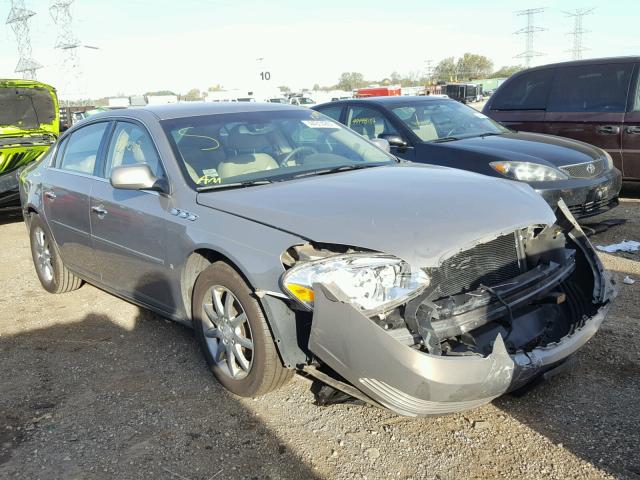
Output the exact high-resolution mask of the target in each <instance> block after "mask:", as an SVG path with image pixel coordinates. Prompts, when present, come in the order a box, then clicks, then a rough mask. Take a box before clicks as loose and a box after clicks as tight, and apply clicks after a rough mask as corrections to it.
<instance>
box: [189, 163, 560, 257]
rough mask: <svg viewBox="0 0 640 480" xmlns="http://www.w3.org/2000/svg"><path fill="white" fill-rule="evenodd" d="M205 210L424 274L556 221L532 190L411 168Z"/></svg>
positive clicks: (265, 189) (280, 190) (265, 190)
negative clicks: (393, 259)
mask: <svg viewBox="0 0 640 480" xmlns="http://www.w3.org/2000/svg"><path fill="white" fill-rule="evenodd" d="M197 201H198V203H199V204H201V205H204V206H208V207H211V208H215V209H217V210H221V211H224V212H228V213H231V214H234V215H238V216H241V217H244V218H247V219H249V220H253V221H256V222H260V223H263V224H266V225H269V226H272V227H274V228H278V229H281V230H285V231H287V232H289V233H293V234H295V235H297V236H300V237H303V238H305V239H308V240H311V241H314V242H319V243H330V244H331V243H333V244H343V245H350V246H355V247H361V248H365V249H370V250H375V251H379V252H384V253H388V254H392V255H395V256H397V257H400V258H403V259H404V260H406V261H407V262H409V263H410V264H412V265H414V266H416V267H434V266H437V265H438V264H439V263H440V261H442V260H443V259H445V258H447V257H449V256H451V255H453V254H455V253H457V252H459V251H461V250H464V249H467V248H469V247H471V246H472V245H474V244H475V243H478V242H482V241H488V240H490V239H492V238H495V237H496V236H498V235H500V234H503V233H509V232H512V231H514V230H516V229H518V228H523V227H526V226H529V225H534V224H536V225H540V224H551V223H553V222H554V221H555V216H554V214H553V212H552V210H551V209H550V208H549V206H548V205H547V204H546V202H545V201H544V200H543V199H542V197H540V196H539V195H538V194H537V193H535V191H534V190H533V189H531V187H529V186H528V185H526V184H523V183H521V182H514V181H510V180H502V179H495V178H489V177H486V176H484V175H479V174H475V173H471V172H466V171H463V170H456V169H450V168H445V167H436V166H431V165H416V164H404V165H394V166H388V167H376V168H369V169H365V170H355V171H347V172H342V173H336V174H330V175H321V176H314V177H308V178H302V179H298V180H291V181H286V182H281V183H274V184H269V185H263V186H253V187H248V188H241V189H236V190H220V191H211V192H206V193H200V194H198V199H197Z"/></svg>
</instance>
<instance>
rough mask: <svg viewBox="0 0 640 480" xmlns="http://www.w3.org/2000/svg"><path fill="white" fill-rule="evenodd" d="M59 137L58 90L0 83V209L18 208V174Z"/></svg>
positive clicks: (17, 82)
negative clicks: (16, 206)
mask: <svg viewBox="0 0 640 480" xmlns="http://www.w3.org/2000/svg"><path fill="white" fill-rule="evenodd" d="M59 134H60V112H59V108H58V97H57V95H56V90H55V88H53V87H51V86H50V85H46V84H44V83H41V82H37V81H35V80H2V79H0V208H4V207H9V206H13V205H17V204H18V202H19V194H18V178H17V174H18V171H19V170H20V169H21V168H22V167H23V166H25V165H27V164H29V163H31V162H35V161H36V160H38V159H39V158H40V157H42V155H44V153H45V152H46V151H47V150H48V149H49V147H50V146H51V145H52V144H53V143H54V142H55V141H56V139H57V138H58V135H59Z"/></svg>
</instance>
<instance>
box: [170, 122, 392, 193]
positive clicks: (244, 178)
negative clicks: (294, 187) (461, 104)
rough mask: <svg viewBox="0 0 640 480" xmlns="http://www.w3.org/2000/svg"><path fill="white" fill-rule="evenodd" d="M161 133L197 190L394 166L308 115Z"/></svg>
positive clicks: (173, 126) (185, 126) (178, 126)
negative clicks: (380, 166)
mask: <svg viewBox="0 0 640 480" xmlns="http://www.w3.org/2000/svg"><path fill="white" fill-rule="evenodd" d="M163 127H164V129H165V132H166V133H167V135H168V137H169V140H170V142H171V143H172V146H173V149H174V152H175V154H176V157H177V158H178V162H179V163H181V166H182V167H183V170H184V172H185V174H186V176H187V178H188V179H190V180H191V181H192V184H193V186H194V187H195V188H197V189H204V188H206V189H210V188H215V187H217V186H219V187H221V188H224V187H225V186H231V185H249V184H255V183H258V182H264V181H274V180H286V179H288V178H295V177H298V176H306V175H313V174H314V173H316V172H317V173H325V172H327V171H333V170H336V171H339V170H342V169H350V168H363V167H369V166H377V165H381V164H389V163H394V162H395V158H394V157H392V156H391V155H389V154H387V153H386V152H384V151H383V150H381V149H379V148H378V147H376V146H374V145H372V144H371V143H369V142H367V141H366V140H364V139H363V138H362V137H360V136H359V135H357V134H356V133H354V132H352V131H351V130H348V129H346V128H345V127H343V126H342V125H340V124H339V123H337V122H334V121H333V120H331V119H330V118H328V117H325V116H324V115H322V114H320V113H318V112H313V111H307V110H304V111H301V110H282V111H280V110H275V111H267V112H250V113H238V114H236V113H234V114H220V115H208V116H197V117H186V118H178V119H172V120H167V121H164V122H163Z"/></svg>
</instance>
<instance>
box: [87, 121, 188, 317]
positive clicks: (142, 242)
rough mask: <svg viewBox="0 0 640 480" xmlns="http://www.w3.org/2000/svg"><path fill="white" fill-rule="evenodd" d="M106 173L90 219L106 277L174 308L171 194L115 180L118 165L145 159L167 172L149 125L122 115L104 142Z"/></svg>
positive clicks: (137, 295) (160, 173) (159, 172)
mask: <svg viewBox="0 0 640 480" xmlns="http://www.w3.org/2000/svg"><path fill="white" fill-rule="evenodd" d="M105 150H106V155H105V156H104V158H105V161H104V166H103V167H102V168H101V175H102V176H103V179H102V181H101V182H99V183H98V184H97V185H96V186H95V187H94V188H93V190H92V192H91V201H90V204H91V208H90V212H91V213H90V222H91V231H92V234H93V244H94V248H95V255H96V261H97V263H98V265H99V268H100V272H101V274H102V281H103V283H105V284H106V285H108V286H109V287H111V288H113V289H114V290H117V291H118V292H120V293H122V294H124V295H126V296H129V297H132V298H134V299H135V300H138V301H141V302H143V303H146V304H150V305H153V306H155V307H158V308H161V309H162V310H166V311H169V312H173V311H174V310H175V305H174V304H175V302H174V301H173V300H172V298H173V296H172V295H171V288H170V280H169V278H170V277H171V275H169V269H170V268H171V267H169V266H168V265H167V263H166V261H165V260H166V227H167V221H168V219H169V218H174V217H173V215H172V214H171V212H170V210H171V208H170V207H169V201H170V199H169V197H168V196H167V195H164V194H160V193H158V192H153V191H142V190H121V189H115V188H113V187H112V186H111V183H110V182H109V178H110V176H111V170H112V168H114V167H117V166H125V165H135V164H141V163H146V164H148V165H149V166H150V167H151V169H152V170H153V172H154V174H155V175H156V176H157V177H163V176H165V173H164V172H165V170H164V168H163V167H162V163H161V162H160V157H159V155H158V152H157V150H156V148H155V145H154V143H153V141H152V139H151V136H150V134H149V133H148V131H147V130H146V128H145V127H144V126H142V125H141V124H138V123H134V122H128V121H118V122H117V123H116V125H115V127H114V129H113V133H112V134H111V136H110V139H109V142H108V146H107V147H106V148H105Z"/></svg>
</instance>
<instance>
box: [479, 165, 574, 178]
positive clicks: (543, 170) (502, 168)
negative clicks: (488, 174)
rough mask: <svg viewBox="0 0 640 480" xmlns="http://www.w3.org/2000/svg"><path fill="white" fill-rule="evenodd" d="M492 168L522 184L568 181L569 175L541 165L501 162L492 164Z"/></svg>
mask: <svg viewBox="0 0 640 480" xmlns="http://www.w3.org/2000/svg"><path fill="white" fill-rule="evenodd" d="M489 165H491V168H493V169H494V170H495V171H496V172H498V173H501V174H502V175H504V176H505V177H508V178H510V179H512V180H520V181H521V182H548V181H553V180H566V179H568V178H569V177H568V175H566V174H565V173H563V172H561V171H560V170H558V169H557V168H553V167H548V166H546V165H542V164H540V163H531V162H511V161H499V162H491V163H490V164H489Z"/></svg>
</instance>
